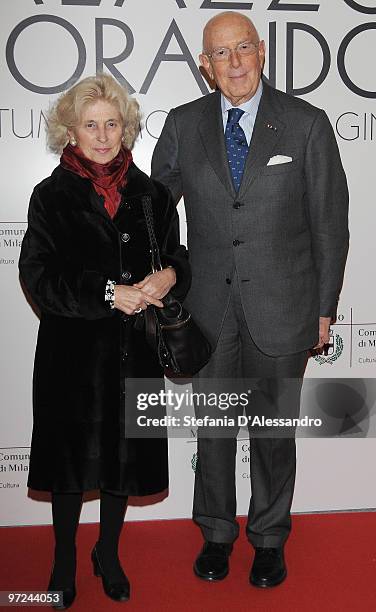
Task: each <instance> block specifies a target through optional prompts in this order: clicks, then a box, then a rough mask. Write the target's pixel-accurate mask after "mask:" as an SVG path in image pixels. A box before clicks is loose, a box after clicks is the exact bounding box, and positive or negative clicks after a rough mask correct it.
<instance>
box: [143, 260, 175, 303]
mask: <svg viewBox="0 0 376 612" xmlns="http://www.w3.org/2000/svg"><path fill="white" fill-rule="evenodd" d="M175 283H176V273H175V270H174V268H164V270H159V271H158V272H154V273H153V274H149V276H146V277H145V278H144V280H142V281H140V282H139V283H135V284H134V285H133V287H137V288H138V289H142V291H144V292H145V293H147V294H148V295H151V296H152V297H154V298H157V299H158V300H161V299H162V298H164V296H165V295H167V293H168V292H169V291H170V289H171V287H173V286H174V285H175ZM149 301H150V300H149Z"/></svg>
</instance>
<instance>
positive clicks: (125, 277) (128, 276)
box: [121, 270, 132, 280]
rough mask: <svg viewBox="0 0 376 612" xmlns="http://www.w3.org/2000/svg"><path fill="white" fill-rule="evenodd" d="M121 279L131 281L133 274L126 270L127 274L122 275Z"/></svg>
mask: <svg viewBox="0 0 376 612" xmlns="http://www.w3.org/2000/svg"><path fill="white" fill-rule="evenodd" d="M121 278H122V279H123V280H129V279H130V278H132V274H131V273H130V272H128V270H126V271H125V272H123V273H122V275H121Z"/></svg>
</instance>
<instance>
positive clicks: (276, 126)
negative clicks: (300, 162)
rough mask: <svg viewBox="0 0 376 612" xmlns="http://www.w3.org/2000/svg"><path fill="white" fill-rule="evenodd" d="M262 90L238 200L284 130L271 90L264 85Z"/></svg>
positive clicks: (267, 158)
mask: <svg viewBox="0 0 376 612" xmlns="http://www.w3.org/2000/svg"><path fill="white" fill-rule="evenodd" d="M263 88H264V89H263V94H262V97H261V100H260V106H259V109H258V112H257V116H256V121H255V126H254V129H253V134H252V140H251V143H250V146H249V152H248V155H247V159H246V164H245V168H244V175H243V180H242V183H241V185H240V190H239V198H241V197H242V196H244V195H245V193H246V191H247V190H248V189H249V188H250V186H251V184H252V182H253V181H254V179H255V178H256V176H257V174H258V172H259V171H260V168H262V167H264V166H266V165H267V163H268V161H269V159H270V157H271V156H272V153H273V151H274V149H275V147H276V145H277V143H278V142H279V140H280V138H281V136H282V134H283V131H284V129H285V124H284V123H282V121H280V119H279V116H280V115H281V113H282V110H281V109H277V108H275V105H274V104H273V92H272V90H271V88H270V87H269V86H268V85H266V84H265V83H264V84H263Z"/></svg>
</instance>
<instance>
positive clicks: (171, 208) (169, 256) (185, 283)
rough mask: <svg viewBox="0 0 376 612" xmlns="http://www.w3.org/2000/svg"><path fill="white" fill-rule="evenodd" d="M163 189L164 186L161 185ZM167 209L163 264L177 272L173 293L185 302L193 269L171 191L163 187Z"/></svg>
mask: <svg viewBox="0 0 376 612" xmlns="http://www.w3.org/2000/svg"><path fill="white" fill-rule="evenodd" d="M161 187H162V185H161ZM163 191H164V193H165V198H166V199H167V207H166V212H165V215H164V219H163V223H162V233H161V247H160V250H161V262H162V266H163V267H167V266H172V267H173V268H174V269H175V272H176V284H175V285H174V286H173V287H172V289H171V293H172V294H173V295H174V296H175V297H176V298H177V299H179V300H181V301H182V300H184V298H185V296H186V295H187V293H188V290H189V288H190V285H191V268H190V265H189V262H188V252H187V249H186V248H185V246H184V245H182V244H180V230H179V215H178V212H177V210H176V206H175V203H174V201H173V198H172V195H171V193H170V191H169V190H168V189H167V188H165V187H163Z"/></svg>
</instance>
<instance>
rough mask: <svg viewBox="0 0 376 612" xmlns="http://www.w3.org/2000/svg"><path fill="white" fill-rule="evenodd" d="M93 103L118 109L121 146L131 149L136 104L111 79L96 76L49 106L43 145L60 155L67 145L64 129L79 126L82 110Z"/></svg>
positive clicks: (136, 119) (136, 128)
mask: <svg viewBox="0 0 376 612" xmlns="http://www.w3.org/2000/svg"><path fill="white" fill-rule="evenodd" d="M97 100H105V101H106V102H110V103H111V104H114V105H115V106H116V108H117V109H118V110H119V113H120V116H121V118H122V121H123V144H124V146H125V147H127V148H128V149H132V147H133V145H134V142H135V140H136V138H137V136H138V133H139V131H140V119H141V117H140V112H139V105H138V102H137V101H136V100H135V99H134V98H131V97H130V96H129V94H128V92H127V90H126V89H125V88H124V87H122V86H121V85H119V83H118V82H117V81H115V79H114V78H113V77H112V76H110V75H108V74H97V75H96V76H90V77H87V78H86V79H82V81H79V82H78V83H76V85H74V86H73V87H71V89H68V91H66V92H64V93H63V94H62V95H61V96H60V97H59V98H58V99H57V100H56V102H55V103H54V104H53V106H52V107H51V109H50V111H49V113H48V124H47V144H48V147H49V148H50V149H51V151H53V152H54V153H57V154H58V155H60V154H61V152H62V150H63V149H64V147H65V146H66V145H67V144H68V142H69V136H68V130H70V129H72V128H74V127H76V126H77V125H78V124H79V122H80V117H81V113H82V109H83V107H84V106H85V105H86V104H93V103H94V102H96V101H97Z"/></svg>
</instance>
